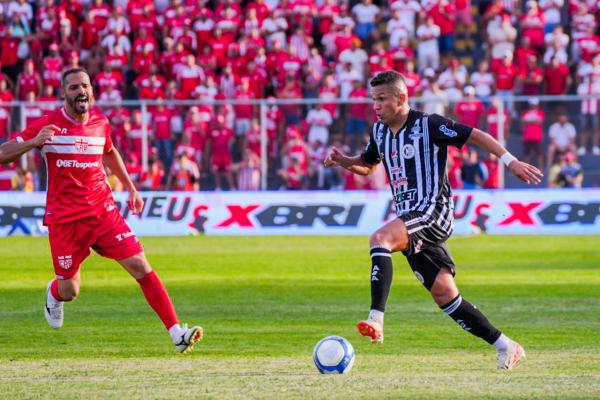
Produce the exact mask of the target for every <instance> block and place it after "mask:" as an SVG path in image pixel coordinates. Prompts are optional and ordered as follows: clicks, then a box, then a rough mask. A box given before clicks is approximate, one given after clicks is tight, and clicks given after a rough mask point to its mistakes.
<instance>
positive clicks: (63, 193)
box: [16, 108, 115, 224]
mask: <svg viewBox="0 0 600 400" xmlns="http://www.w3.org/2000/svg"><path fill="white" fill-rule="evenodd" d="M46 125H56V126H57V127H58V128H59V129H60V132H56V133H55V136H54V138H53V139H52V141H47V142H46V143H44V144H43V145H42V146H41V148H40V150H41V153H42V156H43V157H44V159H45V161H46V168H47V170H48V185H47V187H48V192H47V199H46V215H45V217H44V222H45V223H46V224H56V223H65V222H70V221H75V220H78V219H82V218H86V217H90V216H97V215H101V214H103V213H105V212H106V211H110V210H112V209H113V208H114V207H115V204H114V200H113V197H112V192H111V189H110V187H109V186H108V183H107V181H106V172H105V171H104V166H103V164H102V157H103V154H104V152H105V151H107V150H110V149H111V148H112V146H113V145H112V140H111V137H110V125H109V122H108V119H107V118H106V117H105V116H104V115H102V114H100V113H96V112H93V111H92V112H90V115H89V117H88V119H87V121H85V122H78V121H76V120H74V119H73V118H71V117H70V116H69V115H68V114H67V113H66V111H65V109H64V108H60V109H59V110H57V111H54V112H53V113H51V114H49V115H44V116H43V117H42V118H40V119H38V120H37V121H36V122H35V123H33V124H32V125H30V126H28V127H27V128H26V129H25V130H24V131H23V132H22V133H21V134H20V135H18V136H17V137H16V139H17V141H19V142H22V141H27V140H30V139H33V138H34V137H36V136H37V134H38V132H39V131H40V130H41V129H42V127H44V126H46Z"/></svg>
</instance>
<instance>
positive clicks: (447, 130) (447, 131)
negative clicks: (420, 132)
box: [440, 125, 458, 137]
mask: <svg viewBox="0 0 600 400" xmlns="http://www.w3.org/2000/svg"><path fill="white" fill-rule="evenodd" d="M440 132H442V133H443V134H444V135H446V136H448V137H456V136H457V135H458V133H456V131H453V130H452V129H450V128H448V127H447V126H446V125H442V126H440Z"/></svg>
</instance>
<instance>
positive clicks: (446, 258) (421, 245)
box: [398, 205, 455, 290]
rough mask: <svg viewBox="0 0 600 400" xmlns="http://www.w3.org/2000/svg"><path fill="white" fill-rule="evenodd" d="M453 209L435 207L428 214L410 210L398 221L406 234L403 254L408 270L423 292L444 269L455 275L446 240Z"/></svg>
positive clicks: (428, 288)
mask: <svg viewBox="0 0 600 400" xmlns="http://www.w3.org/2000/svg"><path fill="white" fill-rule="evenodd" d="M453 212H454V210H453V208H452V207H449V206H446V205H436V206H435V208H434V209H432V210H431V212H429V213H427V212H425V213H423V212H419V211H411V212H409V213H407V214H404V215H402V216H400V217H398V218H400V219H401V220H402V221H403V222H404V224H405V225H406V230H407V231H408V249H406V250H405V251H403V253H404V256H405V257H406V259H407V260H408V264H409V265H410V268H411V269H412V270H413V272H414V274H415V276H416V277H417V279H418V280H419V282H421V283H422V284H423V285H424V286H425V287H426V288H427V290H431V286H433V282H435V278H436V277H437V275H438V273H439V272H440V270H441V269H442V268H444V267H446V268H448V269H449V270H450V272H451V273H452V275H454V274H455V265H454V260H453V259H452V256H451V255H450V251H449V250H448V247H447V246H446V240H448V238H449V237H450V235H451V234H452V229H453V227H454V215H453Z"/></svg>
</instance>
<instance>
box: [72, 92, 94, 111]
mask: <svg viewBox="0 0 600 400" xmlns="http://www.w3.org/2000/svg"><path fill="white" fill-rule="evenodd" d="M80 100H84V101H80ZM92 101H93V98H92V97H91V96H88V95H87V94H80V95H78V96H76V97H74V98H70V99H69V98H67V102H68V103H69V106H70V107H71V110H73V111H74V112H75V113H76V114H77V115H82V114H85V113H87V112H88V111H89V110H90V107H91V105H92Z"/></svg>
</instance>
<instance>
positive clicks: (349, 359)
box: [313, 336, 354, 374]
mask: <svg viewBox="0 0 600 400" xmlns="http://www.w3.org/2000/svg"><path fill="white" fill-rule="evenodd" d="M313 360H314V361H315V366H316V367H317V369H318V370H319V372H320V373H322V374H345V373H347V372H350V370H351V369H352V365H354V347H352V344H350V342H349V341H347V340H346V339H344V338H343V337H341V336H327V337H326V338H323V339H321V340H319V343H317V345H316V346H315V349H314V350H313Z"/></svg>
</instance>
